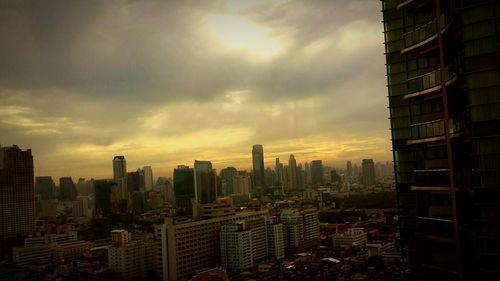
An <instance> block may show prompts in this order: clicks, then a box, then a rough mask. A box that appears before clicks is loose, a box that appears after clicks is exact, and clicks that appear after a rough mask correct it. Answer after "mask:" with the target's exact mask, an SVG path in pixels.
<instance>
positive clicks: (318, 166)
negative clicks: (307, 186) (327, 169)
mask: <svg viewBox="0 0 500 281" xmlns="http://www.w3.org/2000/svg"><path fill="white" fill-rule="evenodd" d="M310 167H311V184H313V185H316V186H320V185H323V162H322V161H321V160H313V161H311V166H310Z"/></svg>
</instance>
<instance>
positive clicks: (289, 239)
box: [280, 209, 320, 252]
mask: <svg viewBox="0 0 500 281" xmlns="http://www.w3.org/2000/svg"><path fill="white" fill-rule="evenodd" d="M280 218H281V223H282V224H283V234H284V240H285V249H286V250H287V251H288V252H296V251H304V250H309V249H314V248H316V247H317V246H319V242H320V241H319V221H318V211H317V210H315V209H307V210H303V211H300V210H294V209H285V210H283V211H282V212H281V216H280Z"/></svg>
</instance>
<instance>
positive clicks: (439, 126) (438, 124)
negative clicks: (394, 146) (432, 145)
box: [406, 119, 463, 145]
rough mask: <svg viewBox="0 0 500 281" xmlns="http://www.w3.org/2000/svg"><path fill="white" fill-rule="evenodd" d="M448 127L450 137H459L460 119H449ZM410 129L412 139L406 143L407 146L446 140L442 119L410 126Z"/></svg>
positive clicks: (460, 129)
mask: <svg viewBox="0 0 500 281" xmlns="http://www.w3.org/2000/svg"><path fill="white" fill-rule="evenodd" d="M449 126H450V127H449V134H450V137H452V138H454V137H458V136H460V133H461V132H462V131H463V128H462V127H463V125H462V122H461V121H460V119H450V121H449ZM410 127H411V138H412V139H410V140H407V141H406V144H407V145H412V144H419V143H427V142H435V141H444V140H446V136H445V131H444V120H443V119H438V120H434V121H429V122H424V123H418V124H412V125H410Z"/></svg>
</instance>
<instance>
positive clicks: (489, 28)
mask: <svg viewBox="0 0 500 281" xmlns="http://www.w3.org/2000/svg"><path fill="white" fill-rule="evenodd" d="M493 34H495V22H494V21H493V20H488V21H482V22H478V23H475V24H471V25H468V26H465V27H464V39H465V40H470V39H476V38H481V37H486V36H490V35H493Z"/></svg>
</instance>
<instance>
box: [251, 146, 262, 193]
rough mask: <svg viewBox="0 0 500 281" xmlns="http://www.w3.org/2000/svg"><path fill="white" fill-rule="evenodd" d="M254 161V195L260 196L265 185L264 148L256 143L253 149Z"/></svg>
mask: <svg viewBox="0 0 500 281" xmlns="http://www.w3.org/2000/svg"><path fill="white" fill-rule="evenodd" d="M252 162H253V190H252V196H254V197H255V196H257V197H258V196H260V194H261V192H262V188H263V187H264V148H263V147H262V145H261V144H256V145H254V146H253V149H252Z"/></svg>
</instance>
